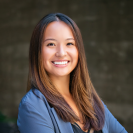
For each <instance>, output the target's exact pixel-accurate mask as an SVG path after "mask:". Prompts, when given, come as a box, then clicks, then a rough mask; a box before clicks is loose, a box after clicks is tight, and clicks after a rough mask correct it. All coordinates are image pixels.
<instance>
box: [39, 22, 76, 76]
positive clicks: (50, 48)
mask: <svg viewBox="0 0 133 133" xmlns="http://www.w3.org/2000/svg"><path fill="white" fill-rule="evenodd" d="M41 52H42V56H43V64H44V68H45V70H46V71H47V72H48V74H49V76H50V77H51V76H52V77H53V76H54V77H59V76H68V75H70V73H71V72H72V71H73V70H74V68H75V67H76V65H77V62H78V50H77V47H76V44H75V39H74V36H73V33H72V31H71V29H70V28H69V26H68V25H67V24H66V23H64V22H62V21H54V22H51V23H50V24H48V26H47V27H46V29H45V32H44V35H43V42H42V51H41Z"/></svg>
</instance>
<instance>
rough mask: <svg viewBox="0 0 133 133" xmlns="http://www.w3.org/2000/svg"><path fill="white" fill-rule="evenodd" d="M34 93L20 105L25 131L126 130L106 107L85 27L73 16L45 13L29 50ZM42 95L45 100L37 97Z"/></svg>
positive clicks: (33, 34)
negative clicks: (91, 67) (90, 62)
mask: <svg viewBox="0 0 133 133" xmlns="http://www.w3.org/2000/svg"><path fill="white" fill-rule="evenodd" d="M28 84H29V87H28V88H30V89H31V88H33V87H34V88H37V89H38V90H37V89H35V93H37V94H36V95H34V93H33V92H32V91H29V92H28V93H27V94H26V96H25V97H24V98H23V100H22V102H21V103H20V106H19V115H18V127H19V130H20V132H21V133H30V132H32V133H38V132H39V133H41V132H46V133H54V132H55V133H65V132H66V133H73V129H72V126H71V124H70V123H72V124H74V123H77V124H78V125H79V127H80V128H81V129H82V130H83V131H88V130H89V129H90V128H91V131H92V129H94V131H100V130H101V129H102V132H103V133H105V132H106V133H108V132H110V133H113V132H118V133H119V132H126V131H125V130H124V128H123V127H122V126H121V125H120V124H119V123H118V122H117V121H116V119H115V118H114V117H113V116H112V115H111V114H110V112H109V111H108V109H107V108H106V106H104V105H103V103H102V101H101V99H100V97H99V96H98V94H97V92H96V90H95V89H94V87H93V85H92V83H91V80H90V77H89V73H88V68H87V62H86V57H85V52H84V45H83V41H82V36H81V33H80V30H79V28H78V26H77V25H76V23H75V22H74V21H73V20H72V19H70V18H69V17H68V16H66V15H64V14H61V13H55V14H53V13H52V14H48V15H46V16H45V17H43V18H42V19H41V20H40V21H39V23H38V24H37V25H36V26H35V29H34V30H33V33H32V37H31V41H30V49H29V76H28ZM38 97H40V98H38Z"/></svg>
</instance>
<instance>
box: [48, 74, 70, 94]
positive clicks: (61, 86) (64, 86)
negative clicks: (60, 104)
mask: <svg viewBox="0 0 133 133" xmlns="http://www.w3.org/2000/svg"><path fill="white" fill-rule="evenodd" d="M50 79H51V81H52V83H53V84H54V86H55V87H56V89H57V90H58V91H59V93H60V94H61V95H62V96H66V95H70V91H69V83H70V75H68V76H62V77H54V76H51V77H50Z"/></svg>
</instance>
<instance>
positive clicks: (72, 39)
mask: <svg viewBox="0 0 133 133" xmlns="http://www.w3.org/2000/svg"><path fill="white" fill-rule="evenodd" d="M66 40H75V39H74V38H67V39H66Z"/></svg>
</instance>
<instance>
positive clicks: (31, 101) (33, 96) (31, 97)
mask: <svg viewBox="0 0 133 133" xmlns="http://www.w3.org/2000/svg"><path fill="white" fill-rule="evenodd" d="M44 101H46V99H45V97H44V95H43V94H42V93H41V92H40V91H39V90H38V89H30V90H29V91H28V92H27V93H26V94H25V95H24V96H23V98H22V99H21V102H20V104H19V108H20V107H21V106H22V105H25V104H27V105H30V106H33V107H38V106H42V104H43V105H45V104H44V103H45V102H44Z"/></svg>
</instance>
